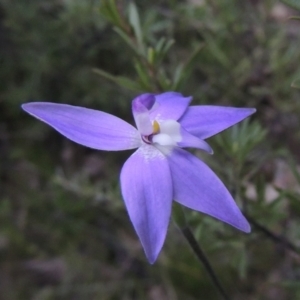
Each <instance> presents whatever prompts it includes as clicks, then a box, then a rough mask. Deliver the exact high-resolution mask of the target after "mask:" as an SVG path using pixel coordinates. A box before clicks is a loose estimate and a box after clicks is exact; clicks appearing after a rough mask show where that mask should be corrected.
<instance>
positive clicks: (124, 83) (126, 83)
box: [93, 69, 143, 91]
mask: <svg viewBox="0 0 300 300" xmlns="http://www.w3.org/2000/svg"><path fill="white" fill-rule="evenodd" d="M93 72H95V73H96V74H98V75H100V76H101V77H103V78H105V79H108V80H110V81H112V82H114V83H116V84H118V85H119V86H121V87H124V88H126V89H129V90H132V91H142V90H143V88H142V87H141V86H140V85H139V84H138V83H136V82H135V81H133V80H131V79H129V78H126V77H123V76H113V75H111V74H109V73H107V72H105V71H103V70H100V69H93Z"/></svg>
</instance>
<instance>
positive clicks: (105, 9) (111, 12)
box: [100, 0, 123, 27]
mask: <svg viewBox="0 0 300 300" xmlns="http://www.w3.org/2000/svg"><path fill="white" fill-rule="evenodd" d="M100 13H101V14H102V15H103V16H104V17H105V18H106V19H108V20H109V21H110V22H111V23H113V24H114V25H116V26H117V27H123V22H122V18H121V16H120V14H119V12H118V9H117V6H116V2H115V0H104V1H103V2H102V4H101V7H100Z"/></svg>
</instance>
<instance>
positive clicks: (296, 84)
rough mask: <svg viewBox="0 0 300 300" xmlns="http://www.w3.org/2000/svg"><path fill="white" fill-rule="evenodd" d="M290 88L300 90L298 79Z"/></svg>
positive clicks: (299, 80)
mask: <svg viewBox="0 0 300 300" xmlns="http://www.w3.org/2000/svg"><path fill="white" fill-rule="evenodd" d="M291 87H293V88H296V89H300V79H296V80H294V81H293V82H292V84H291Z"/></svg>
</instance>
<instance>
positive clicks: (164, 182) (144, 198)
mask: <svg viewBox="0 0 300 300" xmlns="http://www.w3.org/2000/svg"><path fill="white" fill-rule="evenodd" d="M121 188H122V195H123V198H124V201H125V204H126V207H127V211H128V214H129V217H130V219H131V222H132V223H133V226H134V228H135V231H136V233H137V235H138V236H139V238H140V240H141V243H142V245H143V247H144V250H145V253H146V256H147V258H148V260H149V262H150V263H151V264H152V263H154V261H155V260H156V258H157V256H158V254H159V252H160V250H161V248H162V246H163V243H164V240H165V237H166V233H167V228H168V224H169V219H170V215H171V206H172V181H171V175H170V170H169V166H168V161H167V159H166V158H165V156H164V155H163V154H161V152H160V151H158V150H157V149H155V148H154V147H153V146H150V145H144V146H142V147H141V148H139V149H138V150H137V151H136V152H135V153H134V154H133V155H131V156H130V157H129V159H128V160H127V161H126V163H125V164H124V166H123V169H122V172H121Z"/></svg>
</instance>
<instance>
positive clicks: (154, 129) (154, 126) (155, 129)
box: [152, 121, 160, 134]
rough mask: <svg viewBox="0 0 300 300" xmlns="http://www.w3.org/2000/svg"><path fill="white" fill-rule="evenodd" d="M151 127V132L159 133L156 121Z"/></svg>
mask: <svg viewBox="0 0 300 300" xmlns="http://www.w3.org/2000/svg"><path fill="white" fill-rule="evenodd" d="M152 127H153V134H156V133H159V131H160V127H159V124H158V122H157V121H154V122H153V124H152Z"/></svg>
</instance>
